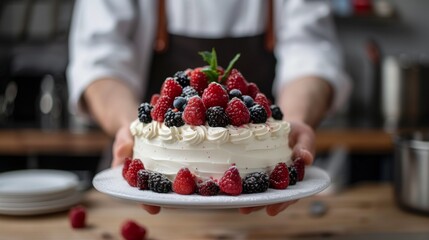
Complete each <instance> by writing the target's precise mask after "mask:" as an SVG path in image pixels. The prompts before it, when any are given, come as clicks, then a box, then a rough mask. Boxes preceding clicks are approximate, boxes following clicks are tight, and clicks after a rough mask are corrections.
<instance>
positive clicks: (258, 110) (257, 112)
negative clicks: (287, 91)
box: [249, 104, 268, 123]
mask: <svg viewBox="0 0 429 240" xmlns="http://www.w3.org/2000/svg"><path fill="white" fill-rule="evenodd" d="M249 112H250V120H251V121H252V122H253V123H265V122H266V121H267V118H268V116H267V112H266V111H265V108H264V107H262V106H261V105H259V104H255V105H253V106H252V107H250V108H249Z"/></svg>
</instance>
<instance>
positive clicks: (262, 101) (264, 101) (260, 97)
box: [255, 93, 271, 118]
mask: <svg viewBox="0 0 429 240" xmlns="http://www.w3.org/2000/svg"><path fill="white" fill-rule="evenodd" d="M255 103H257V104H259V105H261V106H262V107H264V108H265V111H266V112H267V116H268V118H270V117H271V109H270V102H269V101H268V98H267V97H266V96H265V94H263V93H258V94H256V97H255Z"/></svg>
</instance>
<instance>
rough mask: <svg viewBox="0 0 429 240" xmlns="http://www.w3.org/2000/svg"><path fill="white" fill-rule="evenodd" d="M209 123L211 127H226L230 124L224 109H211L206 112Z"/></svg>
mask: <svg viewBox="0 0 429 240" xmlns="http://www.w3.org/2000/svg"><path fill="white" fill-rule="evenodd" d="M206 119H207V123H208V124H209V126H210V127H226V126H227V125H228V124H229V118H228V115H226V113H225V110H224V109H223V108H222V107H219V106H216V107H210V108H209V109H207V111H206Z"/></svg>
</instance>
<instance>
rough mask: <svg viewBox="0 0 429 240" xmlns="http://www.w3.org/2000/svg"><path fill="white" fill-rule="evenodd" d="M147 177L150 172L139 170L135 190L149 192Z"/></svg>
mask: <svg viewBox="0 0 429 240" xmlns="http://www.w3.org/2000/svg"><path fill="white" fill-rule="evenodd" d="M149 175H150V171H149V170H146V169H140V170H139V171H138V172H137V188H138V189H139V190H149Z"/></svg>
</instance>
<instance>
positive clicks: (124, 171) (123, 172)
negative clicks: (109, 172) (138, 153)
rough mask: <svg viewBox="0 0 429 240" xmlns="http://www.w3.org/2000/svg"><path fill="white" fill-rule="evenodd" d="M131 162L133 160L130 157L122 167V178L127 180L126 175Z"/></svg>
mask: <svg viewBox="0 0 429 240" xmlns="http://www.w3.org/2000/svg"><path fill="white" fill-rule="evenodd" d="M131 160H132V158H130V157H127V158H125V161H124V166H123V167H122V177H124V178H125V173H127V171H128V168H129V167H130V163H131Z"/></svg>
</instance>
